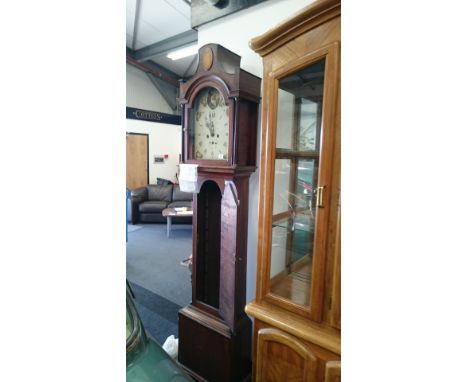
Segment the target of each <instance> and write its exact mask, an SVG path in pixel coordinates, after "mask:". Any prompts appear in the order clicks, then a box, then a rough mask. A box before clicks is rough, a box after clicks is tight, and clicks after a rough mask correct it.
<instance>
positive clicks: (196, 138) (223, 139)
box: [189, 87, 229, 160]
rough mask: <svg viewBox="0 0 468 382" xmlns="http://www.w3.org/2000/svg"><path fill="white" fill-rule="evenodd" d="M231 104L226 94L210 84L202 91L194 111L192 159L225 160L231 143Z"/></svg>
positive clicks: (191, 114) (192, 118)
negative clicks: (225, 100)
mask: <svg viewBox="0 0 468 382" xmlns="http://www.w3.org/2000/svg"><path fill="white" fill-rule="evenodd" d="M228 121H229V108H228V106H227V105H226V103H225V102H224V97H223V95H222V94H221V93H220V92H219V91H218V90H217V89H215V88H212V87H207V88H205V89H203V90H201V91H200V93H198V95H197V96H196V98H195V101H194V103H193V107H192V109H191V111H190V122H189V142H190V153H189V156H190V158H191V159H209V160H225V159H227V155H228V144H229V123H228Z"/></svg>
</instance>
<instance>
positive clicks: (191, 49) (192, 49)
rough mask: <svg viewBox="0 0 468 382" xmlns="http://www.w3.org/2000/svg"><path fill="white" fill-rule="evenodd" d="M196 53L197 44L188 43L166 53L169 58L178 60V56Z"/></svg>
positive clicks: (182, 56)
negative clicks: (188, 44)
mask: <svg viewBox="0 0 468 382" xmlns="http://www.w3.org/2000/svg"><path fill="white" fill-rule="evenodd" d="M197 53H198V45H190V46H186V47H184V48H182V49H178V50H175V51H173V52H170V53H168V55H167V57H168V58H170V59H171V60H179V59H180V58H184V57H188V56H193V55H194V54H197Z"/></svg>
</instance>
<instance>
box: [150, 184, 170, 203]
mask: <svg viewBox="0 0 468 382" xmlns="http://www.w3.org/2000/svg"><path fill="white" fill-rule="evenodd" d="M147 189H148V200H157V201H165V202H170V201H172V199H171V196H172V186H171V185H167V186H158V185H149V186H147Z"/></svg>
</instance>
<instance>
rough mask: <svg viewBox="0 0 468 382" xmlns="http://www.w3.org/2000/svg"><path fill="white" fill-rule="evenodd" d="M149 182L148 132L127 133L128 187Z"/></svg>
mask: <svg viewBox="0 0 468 382" xmlns="http://www.w3.org/2000/svg"><path fill="white" fill-rule="evenodd" d="M148 183H149V175H148V134H133V133H127V188H137V187H143V186H146V185H147V184H148Z"/></svg>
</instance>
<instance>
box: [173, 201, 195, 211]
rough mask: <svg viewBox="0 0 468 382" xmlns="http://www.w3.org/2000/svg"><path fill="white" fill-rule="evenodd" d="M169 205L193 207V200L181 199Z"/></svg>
mask: <svg viewBox="0 0 468 382" xmlns="http://www.w3.org/2000/svg"><path fill="white" fill-rule="evenodd" d="M168 207H171V208H176V207H187V208H190V209H192V202H189V201H186V200H179V201H177V202H172V203H169V205H168Z"/></svg>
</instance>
